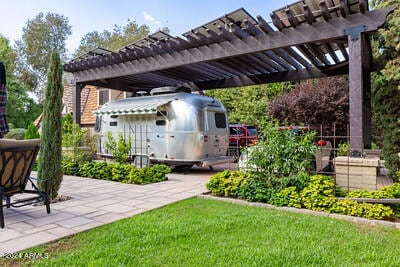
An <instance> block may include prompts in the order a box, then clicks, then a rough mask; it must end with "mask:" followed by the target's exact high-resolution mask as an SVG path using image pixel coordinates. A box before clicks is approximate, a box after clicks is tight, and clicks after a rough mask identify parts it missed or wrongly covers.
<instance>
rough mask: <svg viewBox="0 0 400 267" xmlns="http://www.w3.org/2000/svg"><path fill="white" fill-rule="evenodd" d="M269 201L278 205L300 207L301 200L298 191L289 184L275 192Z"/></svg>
mask: <svg viewBox="0 0 400 267" xmlns="http://www.w3.org/2000/svg"><path fill="white" fill-rule="evenodd" d="M270 203H271V204H272V205H275V206H278V207H281V206H289V207H295V208H301V203H302V201H301V198H300V195H299V193H298V192H297V188H296V187H294V186H290V187H286V188H285V189H283V190H281V191H280V192H278V193H276V194H275V195H274V196H273V197H272V198H271V200H270Z"/></svg>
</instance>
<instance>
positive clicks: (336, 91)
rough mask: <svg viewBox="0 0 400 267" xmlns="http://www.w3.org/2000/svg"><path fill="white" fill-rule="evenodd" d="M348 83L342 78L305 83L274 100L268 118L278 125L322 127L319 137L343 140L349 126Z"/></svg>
mask: <svg viewBox="0 0 400 267" xmlns="http://www.w3.org/2000/svg"><path fill="white" fill-rule="evenodd" d="M348 113H349V83H348V81H347V80H346V79H344V78H343V77H329V78H325V79H317V80H307V81H302V82H300V83H298V84H296V86H295V88H294V89H293V90H292V91H290V92H288V93H286V94H282V95H280V96H278V97H276V98H275V99H274V100H273V101H271V103H270V105H269V114H270V115H271V116H272V117H274V118H276V119H278V120H279V121H280V123H289V124H297V125H320V124H322V125H325V126H328V127H324V132H323V134H326V135H333V125H334V124H335V127H336V133H335V134H336V135H338V136H346V135H347V125H348V123H349V115H348Z"/></svg>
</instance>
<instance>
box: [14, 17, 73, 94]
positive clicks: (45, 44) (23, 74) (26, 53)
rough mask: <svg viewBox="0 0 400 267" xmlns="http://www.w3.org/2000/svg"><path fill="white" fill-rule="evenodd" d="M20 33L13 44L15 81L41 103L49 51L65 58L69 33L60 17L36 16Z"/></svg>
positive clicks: (67, 25)
mask: <svg viewBox="0 0 400 267" xmlns="http://www.w3.org/2000/svg"><path fill="white" fill-rule="evenodd" d="M22 30H23V34H22V39H21V40H18V41H17V42H16V44H15V47H16V50H17V55H18V56H17V64H18V65H17V66H18V69H19V72H18V73H17V74H18V78H19V79H20V81H23V82H24V83H25V85H26V87H27V88H29V89H30V90H32V92H34V93H35V94H36V95H37V96H38V97H39V99H40V100H41V99H42V98H43V92H42V88H43V87H44V84H45V83H46V79H45V78H46V74H47V71H48V67H49V61H50V55H51V52H52V51H53V50H54V51H58V53H60V55H61V56H62V57H65V54H66V44H65V41H66V40H67V38H68V36H69V35H70V34H71V26H70V25H69V22H68V18H66V17H64V16H62V15H58V14H55V13H46V14H43V13H39V14H37V15H36V17H35V18H33V19H31V20H28V22H27V23H26V26H25V27H24V28H23V29H22Z"/></svg>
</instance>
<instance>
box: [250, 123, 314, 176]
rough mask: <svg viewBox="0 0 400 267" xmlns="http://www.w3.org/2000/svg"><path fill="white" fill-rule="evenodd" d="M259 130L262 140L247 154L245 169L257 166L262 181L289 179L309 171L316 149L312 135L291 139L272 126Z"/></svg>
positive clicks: (287, 134)
mask: <svg viewBox="0 0 400 267" xmlns="http://www.w3.org/2000/svg"><path fill="white" fill-rule="evenodd" d="M260 128H261V129H262V130H261V135H262V138H260V139H259V142H258V144H257V146H254V147H253V149H252V151H251V153H249V158H248V164H249V166H248V167H249V169H252V168H251V165H253V166H257V167H258V169H259V172H261V173H262V174H263V175H264V176H265V177H291V176H295V175H297V174H298V173H300V172H305V171H306V170H308V169H310V167H311V159H312V158H313V155H314V152H315V149H316V147H315V144H314V136H315V133H314V132H307V133H304V134H302V135H293V133H292V132H291V131H282V130H279V129H278V128H277V125H275V124H273V123H266V124H265V125H264V126H262V127H260Z"/></svg>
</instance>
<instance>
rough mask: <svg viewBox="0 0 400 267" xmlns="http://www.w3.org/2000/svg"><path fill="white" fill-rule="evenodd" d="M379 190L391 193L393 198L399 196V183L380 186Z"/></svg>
mask: <svg viewBox="0 0 400 267" xmlns="http://www.w3.org/2000/svg"><path fill="white" fill-rule="evenodd" d="M381 191H383V192H387V193H388V194H391V195H392V196H393V197H394V198H400V183H394V184H392V185H389V186H385V187H382V188H381Z"/></svg>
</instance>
